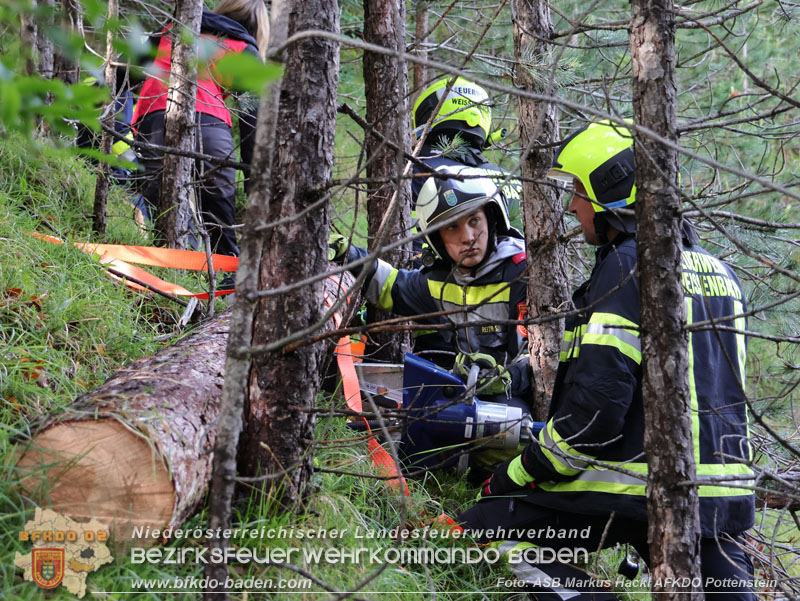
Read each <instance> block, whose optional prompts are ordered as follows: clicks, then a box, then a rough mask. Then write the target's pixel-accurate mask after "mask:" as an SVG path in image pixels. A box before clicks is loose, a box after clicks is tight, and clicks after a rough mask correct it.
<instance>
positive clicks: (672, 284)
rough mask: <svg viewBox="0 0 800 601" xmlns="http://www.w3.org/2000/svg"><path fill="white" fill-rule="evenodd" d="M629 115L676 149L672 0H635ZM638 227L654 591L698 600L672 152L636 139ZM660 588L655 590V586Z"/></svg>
mask: <svg viewBox="0 0 800 601" xmlns="http://www.w3.org/2000/svg"><path fill="white" fill-rule="evenodd" d="M631 7H632V18H631V38H630V44H631V56H632V66H633V108H634V120H635V122H636V123H637V124H640V125H642V126H644V127H647V128H649V129H651V130H653V131H655V132H656V133H657V134H658V135H660V136H661V137H663V138H666V139H667V140H670V141H672V142H677V139H678V136H677V131H676V106H677V92H676V87H675V80H674V75H675V48H674V42H675V11H674V6H673V3H672V0H632V2H631ZM634 153H635V155H634V156H635V162H636V187H637V192H636V203H635V207H636V222H637V242H638V244H637V261H638V270H639V286H640V291H639V297H640V305H641V341H642V361H643V380H644V382H643V397H644V413H645V436H644V450H645V453H646V454H647V458H648V463H649V475H648V482H647V509H648V522H649V526H648V537H649V542H650V554H651V564H650V572H651V574H652V576H653V592H654V593H660V594H661V595H663V597H660V598H664V599H670V600H679V599H680V600H684V599H685V600H687V601H688V600H689V599H697V598H698V597H699V598H702V596H703V594H702V587H700V588H699V589H698V588H697V587H693V586H688V587H685V588H684V587H679V586H677V585H675V584H671V583H674V582H676V579H683V578H686V579H687V582H694V578H695V577H697V578H698V579H699V576H700V566H699V559H700V558H699V554H698V551H699V542H700V536H699V531H700V525H699V512H698V497H697V487H696V486H694V487H686V486H681V485H680V484H679V483H680V482H686V481H690V482H693V481H696V478H695V461H694V449H693V444H692V430H691V418H690V412H691V408H690V400H689V390H688V373H689V362H688V354H687V348H688V334H687V332H686V329H685V322H686V310H685V307H684V299H683V289H682V286H681V261H680V259H681V250H682V243H681V231H680V215H679V213H678V211H679V209H680V197H679V195H678V193H677V184H678V156H677V152H676V151H674V150H672V149H670V148H667V147H665V146H663V145H662V144H660V143H659V142H658V141H656V140H653V139H651V138H648V137H646V136H638V137H637V139H636V143H635V148H634ZM659 583H660V584H659Z"/></svg>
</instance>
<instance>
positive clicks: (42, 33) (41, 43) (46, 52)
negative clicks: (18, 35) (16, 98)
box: [36, 0, 56, 102]
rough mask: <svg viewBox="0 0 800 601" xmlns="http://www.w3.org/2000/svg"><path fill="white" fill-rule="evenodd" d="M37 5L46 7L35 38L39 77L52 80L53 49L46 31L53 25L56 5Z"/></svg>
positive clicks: (44, 0) (50, 0) (48, 1)
mask: <svg viewBox="0 0 800 601" xmlns="http://www.w3.org/2000/svg"><path fill="white" fill-rule="evenodd" d="M39 3H40V5H41V6H44V7H47V11H46V13H45V18H44V20H43V21H40V22H39V35H38V36H37V37H36V50H37V52H38V54H39V75H41V76H42V77H43V78H44V79H53V72H54V71H53V69H54V66H55V63H54V59H55V49H54V47H53V41H52V40H51V39H50V38H49V37H48V36H47V31H46V30H47V28H48V27H53V25H54V24H55V9H56V3H55V0H39ZM42 26H44V27H42ZM48 102H49V99H48Z"/></svg>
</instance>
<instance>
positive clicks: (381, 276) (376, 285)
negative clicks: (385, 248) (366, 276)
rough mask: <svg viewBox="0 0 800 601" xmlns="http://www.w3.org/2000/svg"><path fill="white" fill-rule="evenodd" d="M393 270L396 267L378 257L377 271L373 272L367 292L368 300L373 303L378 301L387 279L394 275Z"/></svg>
mask: <svg viewBox="0 0 800 601" xmlns="http://www.w3.org/2000/svg"><path fill="white" fill-rule="evenodd" d="M392 271H394V267H392V266H391V265H389V264H388V263H387V262H386V261H382V260H380V259H378V261H377V267H375V273H374V274H372V279H371V280H370V281H369V285H368V286H367V291H366V294H365V296H366V297H367V300H368V301H369V302H371V303H372V304H373V305H374V304H377V303H378V300H379V299H380V297H381V294H382V293H383V285H384V284H385V283H386V280H388V279H389V276H391V275H392Z"/></svg>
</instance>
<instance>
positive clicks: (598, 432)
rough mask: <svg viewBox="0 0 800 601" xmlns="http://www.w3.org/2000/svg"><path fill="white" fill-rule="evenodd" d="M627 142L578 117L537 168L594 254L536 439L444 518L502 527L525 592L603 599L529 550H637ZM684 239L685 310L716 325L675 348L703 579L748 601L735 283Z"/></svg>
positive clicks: (745, 454) (638, 482) (639, 408)
mask: <svg viewBox="0 0 800 601" xmlns="http://www.w3.org/2000/svg"><path fill="white" fill-rule="evenodd" d="M633 143H634V141H633V137H632V134H631V132H630V131H629V129H628V128H626V127H625V126H623V125H619V124H615V123H610V122H598V123H590V124H589V125H587V126H586V127H584V128H582V129H580V130H579V131H577V132H576V133H575V134H573V135H572V136H570V137H569V138H567V139H566V140H565V141H564V143H563V144H562V145H561V147H560V148H559V150H558V152H557V154H556V157H555V161H554V163H553V168H552V170H551V171H550V173H549V174H548V175H550V176H551V177H555V178H558V179H561V180H566V181H568V182H570V183H571V184H572V185H573V195H572V199H571V201H570V204H569V211H570V212H571V213H572V214H573V215H575V216H576V217H577V219H578V221H579V222H580V226H581V229H582V231H583V234H584V236H585V238H586V240H587V242H589V243H590V244H593V245H595V246H597V251H596V260H595V266H594V269H593V270H592V273H591V277H590V278H589V280H588V281H587V282H585V283H584V284H583V285H582V286H580V287H579V288H578V289H577V290H576V291H575V293H574V295H573V302H574V305H575V308H576V309H577V311H578V313H577V314H574V315H570V316H569V317H567V319H566V323H565V332H564V338H563V341H562V345H561V352H560V357H559V359H560V360H559V367H558V371H557V375H556V382H555V386H554V390H553V397H552V400H551V406H550V412H549V417H548V421H547V422H546V425H545V427H544V428H543V429H542V431H541V433H540V435H539V438H538V440H537V441H534V442H532V443H530V444H529V445H528V446H527V447H526V448H525V449H524V451H523V452H522V453H521V454H520V455H518V456H516V457H514V458H513V459H510V460H508V461H506V462H505V463H504V464H502V465H500V466H499V467H498V468H497V469H496V470H495V471H494V474H493V475H492V476H491V477H490V478H489V479H487V480H486V482H484V484H483V486H482V488H481V494H480V496H481V499H480V501H479V502H478V503H477V504H476V505H474V506H473V507H471V508H470V509H468V510H467V511H465V512H464V513H462V514H461V515H460V516H459V517H458V521H459V522H461V523H462V524H463V525H464V526H465V527H466V528H467V529H468V530H474V531H475V532H478V531H483V532H486V531H487V530H491V531H493V532H495V533H497V532H500V531H502V532H504V533H506V536H503V535H498V536H495V537H494V540H493V542H496V543H498V544H499V545H500V547H501V550H503V551H508V552H510V554H511V555H510V557H512V556H513V557H516V558H517V559H520V558H522V559H525V560H522V561H517V562H516V563H512V564H511V569H512V571H514V572H515V574H516V575H517V576H518V578H519V579H521V580H523V581H524V582H525V584H526V587H527V589H528V590H529V591H531V592H532V595H533V597H534V598H536V599H548V600H549V599H573V600H575V601H581V600H589V599H595V600H603V601H605V600H610V599H616V597H615V596H614V595H613V594H612V593H611V592H609V591H608V590H606V589H604V588H603V587H602V586H601V585H599V584H598V583H597V582H592V581H591V580H590V579H589V578H587V576H586V573H585V572H583V571H581V570H579V569H578V568H576V567H574V565H571V564H570V563H568V562H566V561H564V560H560V561H556V562H552V563H545V562H544V561H540V558H541V557H546V556H543V555H537V553H533V552H530V550H532V549H538V550H541V549H542V548H549V549H556V550H561V551H566V552H570V551H575V550H576V549H586V550H589V551H592V550H596V549H598V548H600V547H601V546H613V545H616V544H618V543H627V544H631V545H633V546H634V547H635V548H636V549H637V551H638V552H639V553H640V554H641V555H642V557H643V558H644V559H645V561H647V558H648V557H649V550H648V543H647V508H646V493H647V489H646V484H647V473H648V463H647V457H646V456H645V455H644V450H643V437H644V418H643V405H642V369H641V364H642V348H641V344H640V338H639V295H638V283H637V278H636V260H637V258H636V227H635V226H636V222H635V220H634V218H633V216H632V215H631V214H629V213H625V212H623V210H624V209H630V208H632V205H633V203H634V201H635V198H636V195H635V194H636V193H635V186H634V178H635V166H634V161H633ZM695 240H696V239H695V237H694V235H693V232H692V230H691V228H690V227H689V226H686V227H685V228H684V235H683V247H684V248H683V256H682V266H683V287H684V298H683V299H682V302H683V303H685V306H686V312H687V321H688V323H689V324H691V323H695V322H701V321H712V322H713V323H716V324H718V325H720V326H723V327H724V328H725V330H724V331H722V330H716V331H715V330H712V329H706V330H695V331H693V332H691V334H690V338H689V349H688V351H689V355H690V357H691V360H690V373H689V382H690V397H691V419H692V422H693V431H694V437H693V441H692V442H693V445H694V454H695V459H696V462H697V478H698V480H699V482H700V484H699V497H700V526H701V540H700V541H699V545H700V550H701V554H700V555H701V557H700V560H701V569H702V580H703V588H704V589H705V592H706V593H720V594H722V597H721V598H724V599H726V600H741V601H754V599H755V597H754V595H753V592H752V578H753V567H752V564H751V563H750V560H749V558H748V557H747V555H746V554H745V551H744V548H745V547H746V544H745V539H744V532H745V531H746V530H747V529H748V528H750V527H751V526H752V525H753V522H754V496H753V492H752V489H750V488H748V485H752V483H753V480H752V478H753V473H752V471H751V469H750V467H749V465H748V463H749V461H750V449H749V443H748V438H747V413H746V400H745V395H744V392H743V383H744V379H745V356H746V352H745V340H744V336H743V335H742V334H740V333H738V332H737V331H736V330H739V331H742V330H744V329H745V326H746V324H745V318H744V317H743V315H744V313H745V311H746V307H745V302H744V292H743V290H742V287H741V285H740V284H739V281H738V280H737V278H736V275H735V274H734V272H733V270H732V269H731V268H730V267H729V266H727V265H725V264H724V263H722V262H721V261H719V260H718V259H716V258H715V257H713V256H712V255H711V254H709V253H708V252H706V251H705V250H704V249H703V248H701V247H700V246H698V245H697V244H696V241H695ZM736 316H739V317H736ZM651 360H652V359H651ZM509 532H513V533H514V534H512V535H511V536H508V534H507V533H509ZM563 532H575V533H580V534H579V536H578V535H577V534H576V536H577V538H576V536H573V537H571V538H570V537H566V536H564V535H563V534H559V533H563ZM480 538H482V539H484V540H488V539H489V538H490V537H487V536H485V535H484V536H482V537H480ZM498 538H499V539H501V540H498ZM559 557H569V553H565V554H562V553H560V552H559ZM573 557H575V559H576V560H580V559H581V558H580V556H573Z"/></svg>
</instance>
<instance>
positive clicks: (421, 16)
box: [411, 0, 429, 96]
mask: <svg viewBox="0 0 800 601" xmlns="http://www.w3.org/2000/svg"><path fill="white" fill-rule="evenodd" d="M428 2H429V0H416V2H415V3H414V9H415V10H416V15H415V16H414V43H415V44H416V45H417V48H416V50H415V51H414V54H416V55H417V56H418V57H420V58H422V59H427V58H428V51H427V50H426V49H425V47H424V46H423V44H424V43H425V42H427V41H428V38H427V37H426V36H427V34H428ZM425 76H426V68H425V65H422V64H420V63H414V90H413V91H412V94H411V95H412V96H415V95H416V94H419V92H420V91H421V90H422V87H423V86H424V85H425Z"/></svg>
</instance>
